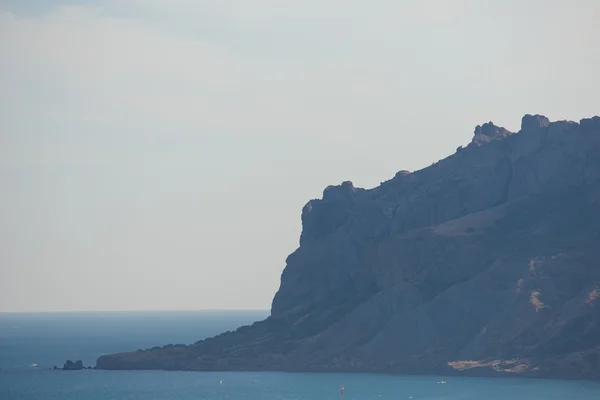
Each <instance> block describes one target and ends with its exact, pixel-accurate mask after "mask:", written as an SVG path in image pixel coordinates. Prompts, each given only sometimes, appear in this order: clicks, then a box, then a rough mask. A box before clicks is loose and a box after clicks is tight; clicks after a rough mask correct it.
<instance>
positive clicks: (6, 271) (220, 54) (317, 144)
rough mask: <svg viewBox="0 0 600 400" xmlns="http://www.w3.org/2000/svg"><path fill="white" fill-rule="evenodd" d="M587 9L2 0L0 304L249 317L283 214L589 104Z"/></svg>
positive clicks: (594, 39) (388, 0) (557, 0)
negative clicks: (332, 190) (234, 312)
mask: <svg viewBox="0 0 600 400" xmlns="http://www.w3.org/2000/svg"><path fill="white" fill-rule="evenodd" d="M598 20H600V2H598V1H597V0H570V1H568V0H564V1H563V0H502V1H491V0H419V1H416V0H414V1H407V0H377V1H376V0H374V1H369V2H367V1H362V0H361V1H359V0H343V1H342V0H301V1H297V0H287V1H281V0H106V1H99V0H79V1H75V0H44V1H42V0H39V1H22V0H0V311H75V310H172V309H178V310H184V309H185V310H187V309H268V308H269V307H270V303H271V300H272V297H273V295H274V293H275V292H276V290H277V289H278V287H279V279H280V274H281V272H282V270H283V268H284V267H285V259H286V257H287V255H288V254H290V253H291V252H292V251H294V250H295V249H296V248H297V246H298V239H299V235H300V231H301V221H300V215H301V209H302V207H303V205H304V204H305V203H306V202H307V201H308V200H310V199H312V198H319V197H320V196H321V194H322V191H323V189H324V188H325V187H326V186H327V185H330V184H339V183H341V182H342V181H344V180H351V181H353V182H354V184H355V185H356V186H360V187H366V188H371V187H374V186H377V185H378V184H379V183H380V182H382V181H385V180H387V179H390V178H391V177H392V176H393V175H394V174H395V173H396V172H397V171H399V170H416V169H420V168H423V167H425V166H427V165H430V164H431V163H432V162H435V161H437V160H439V159H441V158H444V157H446V156H447V155H450V154H452V153H453V152H454V151H455V149H456V147H458V146H459V145H464V144H467V143H468V142H469V141H470V140H471V137H472V134H473V129H474V127H475V125H477V124H481V123H483V122H487V121H490V120H491V121H493V122H494V123H496V124H497V125H501V126H505V127H506V128H508V129H510V130H518V129H519V126H520V119H521V117H522V116H523V115H524V114H526V113H540V114H544V115H546V116H548V117H549V118H550V119H551V120H564V119H567V120H575V121H578V120H579V119H581V118H584V117H590V116H593V115H597V114H600V97H599V94H600V74H598V72H597V71H600V46H598V38H600V24H598V23H597V21H598Z"/></svg>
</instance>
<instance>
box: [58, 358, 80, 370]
mask: <svg viewBox="0 0 600 400" xmlns="http://www.w3.org/2000/svg"><path fill="white" fill-rule="evenodd" d="M62 369H63V371H79V370H82V369H85V367H84V366H83V361H81V360H77V361H75V362H73V361H71V360H67V362H65V365H63V368H62Z"/></svg>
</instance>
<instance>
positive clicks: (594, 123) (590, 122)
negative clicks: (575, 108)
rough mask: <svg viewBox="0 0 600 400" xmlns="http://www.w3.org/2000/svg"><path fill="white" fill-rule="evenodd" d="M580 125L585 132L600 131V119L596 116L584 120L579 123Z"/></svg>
mask: <svg viewBox="0 0 600 400" xmlns="http://www.w3.org/2000/svg"><path fill="white" fill-rule="evenodd" d="M579 125H580V126H581V129H583V130H584V131H591V130H594V129H598V128H600V117H599V116H597V115H596V116H594V117H592V118H584V119H582V120H581V121H579Z"/></svg>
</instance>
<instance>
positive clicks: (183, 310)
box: [0, 308, 270, 314]
mask: <svg viewBox="0 0 600 400" xmlns="http://www.w3.org/2000/svg"><path fill="white" fill-rule="evenodd" d="M240 311H242V312H244V311H248V312H252V311H270V309H269V308H197V309H189V308H188V309H175V308H174V309H141V310H136V309H127V310H114V309H113V310H25V311H0V314H68V313H131V312H240Z"/></svg>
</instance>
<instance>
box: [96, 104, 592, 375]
mask: <svg viewBox="0 0 600 400" xmlns="http://www.w3.org/2000/svg"><path fill="white" fill-rule="evenodd" d="M302 227H303V229H302V234H301V237H300V246H299V248H298V249H297V250H296V251H295V252H294V253H292V254H291V255H290V256H289V257H288V258H287V260H286V263H287V265H286V267H285V269H284V271H283V273H282V276H281V286H280V289H279V291H278V292H277V294H276V295H275V297H274V299H273V304H272V309H271V315H270V317H269V318H267V319H266V320H264V321H260V322H256V323H254V324H253V325H251V326H245V327H241V328H239V329H238V330H236V331H235V332H226V333H223V334H221V335H219V336H216V337H213V338H209V339H206V340H202V341H199V342H197V343H194V344H192V345H190V346H177V347H173V346H165V347H164V348H154V349H151V350H143V351H137V352H131V353H121V354H111V355H106V356H102V357H100V358H99V359H98V361H97V365H96V367H97V368H98V369H166V370H282V371H356V372H399V373H443V374H464V375H475V376H477V375H485V376H493V375H500V376H503V375H508V376H515V375H516V376H536V377H560V378H581V379H600V363H599V360H598V359H599V356H600V299H599V298H600V246H599V244H600V117H593V118H589V119H584V120H581V121H580V122H579V123H575V122H571V121H557V122H550V121H549V120H548V119H547V118H545V117H543V116H541V115H526V116H524V117H523V119H522V124H521V129H520V131H519V132H516V133H515V132H510V131H508V130H506V129H504V128H502V127H498V126H496V125H494V124H493V123H492V122H488V123H485V124H483V125H481V126H477V127H476V129H475V132H474V136H473V140H472V142H471V143H470V144H469V145H468V146H465V147H464V148H463V147H459V148H458V149H457V152H456V153H455V154H453V155H451V156H449V157H447V158H446V159H443V160H441V161H439V162H437V163H435V164H434V165H432V166H430V167H428V168H425V169H422V170H420V171H416V172H407V171H401V172H399V173H397V174H396V176H394V177H393V178H392V179H391V180H389V181H386V182H384V183H382V184H381V185H380V186H378V187H376V188H374V189H370V190H365V189H359V188H355V187H354V186H353V184H352V183H351V182H343V183H342V184H341V185H339V186H329V187H328V188H326V189H325V190H324V192H323V196H322V198H321V199H316V200H311V201H309V202H308V203H307V204H306V206H305V207H304V208H303V210H302Z"/></svg>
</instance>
